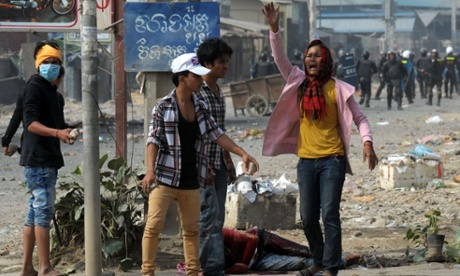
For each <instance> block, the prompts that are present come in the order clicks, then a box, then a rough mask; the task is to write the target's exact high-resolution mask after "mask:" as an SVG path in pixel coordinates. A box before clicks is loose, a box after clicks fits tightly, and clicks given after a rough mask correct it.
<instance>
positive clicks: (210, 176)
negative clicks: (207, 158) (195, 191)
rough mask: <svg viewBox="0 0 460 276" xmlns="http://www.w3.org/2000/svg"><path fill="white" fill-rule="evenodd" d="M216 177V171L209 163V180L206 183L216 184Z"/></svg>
mask: <svg viewBox="0 0 460 276" xmlns="http://www.w3.org/2000/svg"><path fill="white" fill-rule="evenodd" d="M215 177H216V173H215V172H214V170H213V169H212V168H211V166H209V165H208V181H207V182H206V184H207V185H214V178H215Z"/></svg>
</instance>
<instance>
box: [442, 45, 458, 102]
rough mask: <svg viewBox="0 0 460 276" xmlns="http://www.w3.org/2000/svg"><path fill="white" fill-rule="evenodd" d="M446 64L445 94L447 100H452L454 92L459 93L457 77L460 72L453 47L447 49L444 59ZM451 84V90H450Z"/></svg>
mask: <svg viewBox="0 0 460 276" xmlns="http://www.w3.org/2000/svg"><path fill="white" fill-rule="evenodd" d="M444 64H445V66H446V69H447V70H446V76H445V77H444V93H445V96H446V98H450V99H452V92H453V91H454V87H455V92H458V91H457V77H456V71H459V67H458V61H457V58H456V57H455V55H454V49H453V48H452V47H450V46H449V47H447V48H446V56H445V57H444ZM449 84H450V89H449Z"/></svg>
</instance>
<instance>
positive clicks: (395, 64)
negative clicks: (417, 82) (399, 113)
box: [383, 51, 407, 110]
mask: <svg viewBox="0 0 460 276" xmlns="http://www.w3.org/2000/svg"><path fill="white" fill-rule="evenodd" d="M405 77H407V71H406V69H405V68H404V66H403V65H402V63H401V61H399V60H397V59H396V53H395V52H393V51H390V52H389V53H388V61H387V62H386V63H385V65H383V78H384V79H385V81H386V82H387V103H388V110H391V101H392V100H393V90H394V92H395V98H396V101H397V102H398V110H403V109H402V90H401V81H402V80H403V78H405Z"/></svg>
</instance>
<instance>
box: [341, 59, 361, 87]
mask: <svg viewBox="0 0 460 276" xmlns="http://www.w3.org/2000/svg"><path fill="white" fill-rule="evenodd" d="M340 63H342V67H343V80H344V81H345V82H347V83H348V84H350V85H353V86H354V87H355V89H356V90H358V85H359V84H358V74H357V73H356V67H355V56H354V55H353V54H346V55H343V56H341V57H340Z"/></svg>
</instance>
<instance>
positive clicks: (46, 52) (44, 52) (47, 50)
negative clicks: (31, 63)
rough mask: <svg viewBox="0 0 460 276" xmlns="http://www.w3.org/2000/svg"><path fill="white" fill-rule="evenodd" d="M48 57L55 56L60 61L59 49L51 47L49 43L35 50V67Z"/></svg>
mask: <svg viewBox="0 0 460 276" xmlns="http://www.w3.org/2000/svg"><path fill="white" fill-rule="evenodd" d="M48 58H57V59H59V61H61V63H62V55H61V51H59V50H58V49H56V48H53V47H51V46H50V45H43V47H42V48H41V49H40V50H38V52H37V57H36V59H35V68H36V69H38V67H39V66H40V64H42V62H43V61H44V60H46V59H48Z"/></svg>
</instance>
